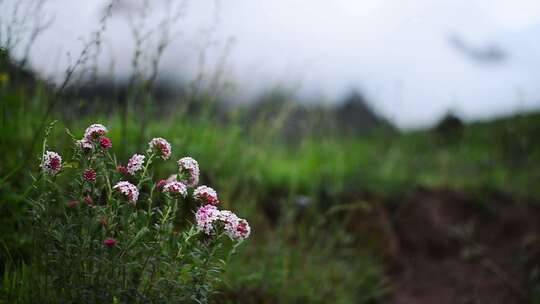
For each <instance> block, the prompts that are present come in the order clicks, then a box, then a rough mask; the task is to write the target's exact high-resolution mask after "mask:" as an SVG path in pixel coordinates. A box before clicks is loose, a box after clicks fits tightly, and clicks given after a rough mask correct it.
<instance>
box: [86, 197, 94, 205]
mask: <svg viewBox="0 0 540 304" xmlns="http://www.w3.org/2000/svg"><path fill="white" fill-rule="evenodd" d="M84 203H85V204H86V205H88V206H92V205H93V204H94V200H92V197H90V195H87V196H85V197H84Z"/></svg>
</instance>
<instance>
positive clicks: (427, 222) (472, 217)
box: [383, 189, 540, 304]
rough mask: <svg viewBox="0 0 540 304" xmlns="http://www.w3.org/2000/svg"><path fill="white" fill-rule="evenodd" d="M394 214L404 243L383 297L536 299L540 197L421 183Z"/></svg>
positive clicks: (396, 235) (469, 301)
mask: <svg viewBox="0 0 540 304" xmlns="http://www.w3.org/2000/svg"><path fill="white" fill-rule="evenodd" d="M389 214H390V217H391V219H390V222H391V226H392V228H393V229H392V230H393V232H392V234H393V235H392V236H391V237H389V239H393V240H397V244H398V245H397V246H398V249H397V252H395V253H394V254H392V256H393V260H394V262H393V263H392V264H394V266H393V267H391V268H390V269H389V271H388V277H389V281H390V295H389V297H388V298H387V299H386V300H385V301H383V302H385V303H396V304H398V303H399V304H401V303H413V304H416V303H418V304H423V303H439V304H445V303H449V304H450V303H452V304H454V303H467V304H476V303H490V304H493V303H501V304H502V303H504V304H508V303H530V296H531V295H530V290H529V286H530V285H531V282H530V277H531V276H530V273H531V271H532V270H533V269H534V267H533V266H535V265H536V266H538V265H540V264H539V263H538V262H539V252H540V241H539V239H540V210H539V208H538V207H535V205H534V204H525V203H520V202H516V201H512V200H511V199H510V198H508V197H504V196H502V195H487V198H486V196H484V197H483V198H482V199H478V198H475V197H471V196H470V195H469V196H468V195H465V194H462V193H457V192H452V191H446V190H425V189H421V190H418V191H415V192H414V193H413V194H412V195H410V196H409V197H408V198H406V199H405V200H404V202H401V203H400V204H398V207H397V209H396V210H393V211H392V212H389ZM393 246H394V245H393ZM394 247H395V246H394Z"/></svg>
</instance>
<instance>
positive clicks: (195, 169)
mask: <svg viewBox="0 0 540 304" xmlns="http://www.w3.org/2000/svg"><path fill="white" fill-rule="evenodd" d="M178 171H179V172H180V176H181V177H180V178H181V181H183V182H185V184H186V185H188V186H189V187H195V186H197V184H198V183H199V163H198V162H197V161H196V160H194V159H193V158H191V157H183V158H181V159H180V160H178Z"/></svg>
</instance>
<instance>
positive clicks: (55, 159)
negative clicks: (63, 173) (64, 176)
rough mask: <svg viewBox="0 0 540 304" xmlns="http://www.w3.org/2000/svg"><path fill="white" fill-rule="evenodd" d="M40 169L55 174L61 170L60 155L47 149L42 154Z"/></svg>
mask: <svg viewBox="0 0 540 304" xmlns="http://www.w3.org/2000/svg"><path fill="white" fill-rule="evenodd" d="M42 167H43V168H42V169H43V171H45V172H46V173H47V174H49V175H56V174H58V172H60V170H62V157H61V156H60V154H58V153H56V152H53V151H47V152H45V154H43V164H42Z"/></svg>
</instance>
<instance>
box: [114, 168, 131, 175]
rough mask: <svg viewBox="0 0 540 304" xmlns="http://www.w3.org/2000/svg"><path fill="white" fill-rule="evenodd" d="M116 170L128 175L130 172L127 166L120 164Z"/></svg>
mask: <svg viewBox="0 0 540 304" xmlns="http://www.w3.org/2000/svg"><path fill="white" fill-rule="evenodd" d="M116 171H118V172H119V173H121V174H123V175H128V174H129V172H128V170H127V168H126V167H124V166H118V167H116Z"/></svg>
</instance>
